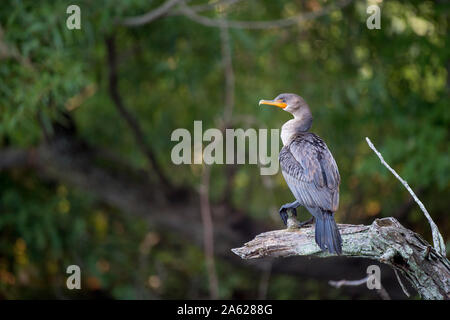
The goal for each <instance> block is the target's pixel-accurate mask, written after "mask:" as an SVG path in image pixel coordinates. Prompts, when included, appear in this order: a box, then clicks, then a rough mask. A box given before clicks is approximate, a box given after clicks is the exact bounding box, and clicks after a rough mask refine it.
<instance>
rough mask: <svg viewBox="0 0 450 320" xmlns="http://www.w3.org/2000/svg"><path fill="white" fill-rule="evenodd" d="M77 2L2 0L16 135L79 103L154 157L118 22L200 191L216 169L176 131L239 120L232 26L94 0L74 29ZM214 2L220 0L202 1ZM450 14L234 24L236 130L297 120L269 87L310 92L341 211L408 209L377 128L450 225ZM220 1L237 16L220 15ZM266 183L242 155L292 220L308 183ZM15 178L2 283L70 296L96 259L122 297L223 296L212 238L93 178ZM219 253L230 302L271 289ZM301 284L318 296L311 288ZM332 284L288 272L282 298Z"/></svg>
mask: <svg viewBox="0 0 450 320" xmlns="http://www.w3.org/2000/svg"><path fill="white" fill-rule="evenodd" d="M71 3H72V2H70V1H39V2H36V1H20V0H14V1H8V2H7V3H6V4H3V8H4V9H3V10H1V11H0V26H1V31H0V44H1V49H2V50H0V59H1V63H0V77H1V80H0V147H2V148H4V147H5V148H6V147H20V148H29V147H33V146H37V145H39V144H40V143H42V141H43V132H44V131H47V132H50V133H51V130H52V125H51V124H52V123H53V122H58V121H63V120H62V117H61V114H62V112H63V111H64V112H69V113H70V115H71V117H73V119H74V122H75V124H76V127H77V134H78V136H79V137H80V138H82V139H83V140H85V141H87V142H88V143H89V144H90V145H91V146H94V147H95V148H97V149H99V150H104V149H107V150H109V151H111V152H112V153H115V154H120V155H121V158H122V159H123V160H124V161H125V162H126V163H127V164H129V165H130V166H133V167H135V168H141V169H142V168H146V166H147V162H146V159H145V157H144V156H143V155H142V153H141V152H140V150H139V148H138V147H137V145H136V142H135V140H134V138H133V136H132V134H131V132H130V130H129V129H128V127H127V126H126V124H125V123H124V121H123V119H122V117H121V116H120V115H119V114H118V113H117V111H116V109H115V108H114V107H113V104H112V101H111V99H110V97H109V94H108V70H107V62H106V49H105V37H107V36H110V35H112V34H113V35H114V36H115V37H116V40H117V47H118V48H117V49H118V61H119V70H118V73H119V74H118V77H119V90H120V92H121V93H122V95H123V98H124V103H125V104H126V106H127V107H128V108H129V109H130V110H131V112H132V113H133V114H135V115H136V117H137V118H138V120H139V122H140V124H141V126H142V128H143V131H144V134H145V139H146V143H147V144H148V145H149V146H151V148H152V150H153V151H154V152H155V154H156V155H157V160H158V162H159V163H160V164H162V165H163V168H164V170H165V172H166V173H167V174H168V176H169V178H170V180H172V181H174V182H175V183H176V184H178V185H186V186H188V187H190V188H192V189H194V188H197V186H198V183H199V181H200V172H201V170H200V169H201V168H199V166H174V165H172V164H171V161H170V151H171V148H172V147H173V145H174V143H173V142H171V141H170V135H171V132H172V131H173V130H174V129H176V128H187V129H188V130H190V131H192V129H193V121H194V120H202V121H203V128H204V130H205V129H207V128H209V127H217V126H219V124H220V123H221V121H222V120H223V113H224V111H223V109H224V87H225V79H224V73H223V63H222V56H221V42H220V30H219V29H217V28H209V27H205V26H202V25H199V24H197V23H195V22H193V21H191V20H189V19H188V18H186V17H183V16H177V15H174V16H167V17H164V18H162V19H160V20H157V21H155V22H154V23H151V24H148V25H144V26H140V27H137V28H126V27H123V26H117V25H116V22H117V21H118V19H122V18H124V17H129V16H134V15H140V14H143V13H145V12H147V11H148V10H151V9H152V8H155V7H157V6H158V5H160V4H161V3H163V1H151V2H149V1H147V0H133V1H79V6H80V7H81V11H82V29H81V30H74V31H71V30H68V29H67V28H66V25H65V20H66V17H67V14H66V8H67V6H68V5H69V4H71ZM198 3H204V2H202V1H191V2H190V4H198ZM309 3H310V1H287V0H283V1H271V0H267V1H248V2H247V1H246V2H239V3H238V4H235V5H233V6H231V7H230V8H229V10H228V14H227V18H228V19H230V20H273V19H281V18H286V17H288V16H291V15H293V14H295V13H297V12H300V11H306V10H310V9H311V8H310V7H308V6H307V5H306V4H309ZM311 3H312V1H311ZM315 3H316V2H315ZM318 3H319V4H320V5H325V2H324V1H319V2H318ZM311 5H313V4H311ZM448 10H449V7H448V5H446V4H445V3H444V2H443V1H442V2H431V1H425V2H423V1H410V2H403V1H394V0H392V1H385V2H383V4H382V29H381V30H369V29H367V28H366V26H365V21H366V18H367V14H366V2H360V1H355V3H353V4H351V5H350V6H348V7H346V8H344V9H343V10H340V11H335V12H332V13H331V14H329V15H326V16H323V17H320V18H317V19H315V20H311V21H307V22H304V23H301V24H299V25H293V26H292V27H288V28H283V29H278V28H276V29H270V30H241V29H231V30H230V36H231V39H232V43H231V46H232V59H233V69H234V74H235V80H236V85H235V107H234V113H233V121H234V123H233V127H256V128H258V127H261V128H263V127H267V128H279V127H280V126H281V124H282V123H283V122H284V121H286V120H287V119H288V118H289V115H287V114H286V113H283V112H279V110H273V109H270V108H268V109H261V108H258V106H257V102H258V100H259V99H261V98H273V97H275V96H276V95H277V94H278V93H280V92H295V93H298V94H300V95H302V96H303V97H304V98H305V99H306V100H307V101H308V103H309V104H310V106H311V109H312V112H313V115H314V119H315V122H314V125H313V131H314V132H316V133H317V134H319V135H320V136H321V137H323V138H324V139H325V141H326V142H327V144H328V146H329V147H330V149H331V151H332V152H333V154H334V156H335V158H336V160H337V163H338V165H339V168H340V172H341V177H342V184H341V204H340V210H339V212H338V213H337V219H338V221H340V222H344V221H345V222H348V223H359V222H365V221H370V220H372V219H373V218H374V217H380V216H388V215H395V214H396V213H397V211H398V210H399V208H400V207H401V205H402V203H404V202H405V201H407V199H408V198H407V194H406V191H405V190H404V188H403V187H402V186H401V185H400V184H399V182H398V181H396V180H395V179H394V178H393V177H392V176H391V175H390V173H389V172H387V170H386V169H385V168H384V167H383V166H381V165H380V163H379V161H378V159H377V157H376V156H375V155H374V154H373V153H372V151H371V150H370V149H369V148H368V146H367V145H366V143H365V140H364V137H366V136H368V137H370V138H371V139H372V141H373V142H374V144H375V145H376V146H377V147H378V148H379V150H380V151H381V152H382V154H383V155H384V157H385V159H386V161H387V162H388V163H390V164H391V166H392V167H394V168H395V169H396V170H397V171H398V172H399V174H400V175H401V176H402V177H403V178H405V179H406V180H407V181H408V182H409V183H410V185H411V186H412V187H413V189H414V190H417V189H421V190H423V192H422V194H421V199H422V201H423V202H424V203H425V205H426V206H427V208H428V209H429V211H430V212H431V213H432V216H433V217H436V220H437V222H438V224H439V225H440V226H442V227H441V231H442V232H443V234H444V235H445V234H447V235H448V234H450V220H449V216H448V200H446V199H445V195H446V194H448V192H449V190H450V184H449V181H450V159H449V152H448V141H449V131H448V128H449V126H450V112H449V108H448V94H449V91H448V90H449V83H448V81H449V80H448V79H449V75H448V72H449V71H448V61H449V58H450V44H449V38H448ZM204 14H205V15H207V16H209V17H211V18H218V17H220V11H219V10H213V11H210V12H207V13H204ZM4 48H6V49H4ZM245 119H251V124H250V125H249V124H248V122H246V121H245ZM228 175H229V171H227V170H226V169H225V166H215V167H213V170H212V177H211V191H210V194H211V199H212V201H217V202H218V201H221V200H223V194H224V192H225V189H226V188H227V187H229V186H228V184H227V177H228ZM262 179H263V178H262V177H261V176H260V175H259V170H258V168H257V167H256V166H251V165H245V166H239V167H237V168H236V170H235V175H234V176H233V177H232V179H231V184H232V185H231V190H232V195H231V199H232V204H233V206H235V207H236V208H238V209H239V210H241V211H243V212H247V213H248V214H249V215H251V216H252V217H255V218H257V219H267V218H268V217H272V220H274V224H275V223H277V224H278V223H279V222H278V217H276V214H274V212H276V211H275V210H276V208H277V207H278V206H280V205H281V204H282V203H285V202H287V201H292V196H291V194H290V192H289V191H288V189H287V186H286V184H285V182H284V181H283V179H282V177H281V175H280V174H279V175H277V176H273V177H267V180H266V181H263V180H262ZM0 187H1V189H0V240H1V241H0V294H1V295H2V296H4V297H6V298H19V297H33V296H35V295H36V293H39V294H43V295H44V296H50V297H61V295H67V294H69V293H67V292H64V293H58V291H57V289H56V288H57V287H58V286H60V285H61V283H64V281H65V280H64V279H65V278H64V276H65V273H64V272H62V271H61V270H64V267H65V266H67V265H68V264H72V263H73V261H76V262H78V263H79V264H80V265H83V267H84V268H86V274H85V275H84V276H83V281H84V283H85V284H86V286H87V287H89V288H90V289H92V290H95V289H102V290H103V291H104V292H106V293H107V294H108V295H110V296H112V297H114V298H152V297H156V296H158V297H165V298H183V297H205V296H207V292H208V286H207V276H206V270H205V266H204V261H203V254H202V251H201V250H200V249H199V248H197V247H194V246H193V245H192V244H188V243H186V242H184V241H181V240H180V239H178V238H177V236H176V235H173V234H170V233H169V234H167V235H166V234H164V236H163V235H162V234H161V233H160V232H161V231H160V230H150V229H149V227H148V226H147V224H146V223H144V222H143V221H141V220H135V219H131V218H130V217H128V214H129V213H127V212H116V211H115V209H114V208H109V207H105V206H104V205H103V204H99V203H97V202H96V199H95V198H93V197H92V196H90V195H89V193H87V192H84V191H83V190H73V189H72V187H71V186H66V185H53V184H51V183H48V182H46V181H43V180H42V179H41V178H40V177H39V176H38V175H36V174H35V173H33V172H29V171H21V170H18V171H11V172H7V173H6V172H4V173H1V175H0ZM275 221H276V222H275ZM405 223H406V224H411V225H413V226H415V227H416V229H417V231H421V232H423V233H425V234H426V235H428V232H429V230H428V228H427V227H424V225H425V220H424V218H423V216H422V214H421V213H420V211H418V210H413V211H412V212H410V213H409V215H408V219H407V221H405ZM150 228H151V227H150ZM149 234H150V235H149ZM152 234H153V236H152ZM148 237H150V238H148ZM152 237H154V238H153V240H154V241H156V240H155V239H159V240H158V241H157V243H154V244H152V245H151V246H150V247H151V248H150V249H148V250H147V251H146V250H144V251H142V250H141V249H139V248H140V246H142V245H143V243H145V241H150V242H151V240H148V239H151V238H152ZM145 239H147V240H145ZM428 239H430V238H429V237H428ZM447 241H448V240H447ZM218 264H219V266H218V273H219V282H220V296H221V297H223V298H232V297H236V296H239V294H241V295H243V296H246V297H255V296H256V295H257V290H258V289H257V282H258V279H259V278H257V277H256V276H255V275H253V274H250V272H248V271H247V270H238V271H237V270H236V267H235V266H230V265H228V264H227V263H225V262H222V261H220V262H218ZM136 265H137V266H138V267H137V269H136V267H135V266H136ZM249 279H250V280H249ZM46 284H50V287H48V286H46ZM30 288H31V289H30ZM299 290H305V292H306V293H305V294H303V295H300V294H299V293H298V291H299ZM323 291H324V290H323V288H322V289H321V287H320V286H317V287H315V285H314V284H312V285H309V284H308V285H306V284H305V285H303V286H301V285H299V284H297V283H294V282H293V281H292V278H291V277H289V276H286V277H274V278H273V279H272V280H271V282H270V287H269V293H268V295H269V297H271V298H292V297H295V298H317V297H320V296H326V297H334V296H330V295H327V294H326V293H324V292H323ZM242 292H244V293H242ZM330 294H331V295H333V293H330Z"/></svg>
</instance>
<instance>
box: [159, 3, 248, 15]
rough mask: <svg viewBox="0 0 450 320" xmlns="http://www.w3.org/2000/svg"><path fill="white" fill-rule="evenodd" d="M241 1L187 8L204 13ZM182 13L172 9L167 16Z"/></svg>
mask: <svg viewBox="0 0 450 320" xmlns="http://www.w3.org/2000/svg"><path fill="white" fill-rule="evenodd" d="M239 1H242V0H217V1H214V2H211V3H204V4H198V5H192V6H189V8H190V9H191V10H192V11H194V12H205V11H209V10H213V9H216V8H218V7H219V6H225V5H226V6H229V5H232V4H235V3H237V2H239ZM182 14H183V11H182V10H179V9H172V10H170V11H169V12H168V14H167V15H168V16H175V15H182Z"/></svg>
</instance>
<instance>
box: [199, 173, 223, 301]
mask: <svg viewBox="0 0 450 320" xmlns="http://www.w3.org/2000/svg"><path fill="white" fill-rule="evenodd" d="M210 170H211V168H210V166H208V165H206V164H205V165H203V172H202V183H201V185H200V190H199V193H200V213H201V215H202V223H203V249H204V252H205V258H206V270H207V272H208V279H209V292H210V297H211V299H217V298H218V294H219V284H218V280H217V274H216V266H215V261H214V225H213V221H212V215H211V206H210V203H209V179H210V173H211V172H210Z"/></svg>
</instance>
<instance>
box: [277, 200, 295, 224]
mask: <svg viewBox="0 0 450 320" xmlns="http://www.w3.org/2000/svg"><path fill="white" fill-rule="evenodd" d="M299 205H300V203H299V202H298V201H297V200H295V201H294V202H291V203H286V204H284V205H282V206H281V208H280V210H279V211H278V212H279V213H280V217H281V220H283V222H284V224H285V225H287V219H288V214H287V210H289V209H290V210H291V211H292V213H293V214H294V216H297V210H296V208H297V207H298V206H299Z"/></svg>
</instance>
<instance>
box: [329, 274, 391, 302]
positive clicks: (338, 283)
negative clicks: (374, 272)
mask: <svg viewBox="0 0 450 320" xmlns="http://www.w3.org/2000/svg"><path fill="white" fill-rule="evenodd" d="M367 279H369V276H367V277H365V278H363V279H360V280H339V281H332V280H331V281H328V284H329V285H330V286H332V287H335V288H340V287H342V286H348V287H356V286H361V285H363V284H366V283H367ZM376 291H377V293H378V295H379V296H380V297H381V299H383V300H391V297H390V296H389V293H388V292H387V291H386V289H385V288H384V287H383V285H381V287H380V289H376Z"/></svg>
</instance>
